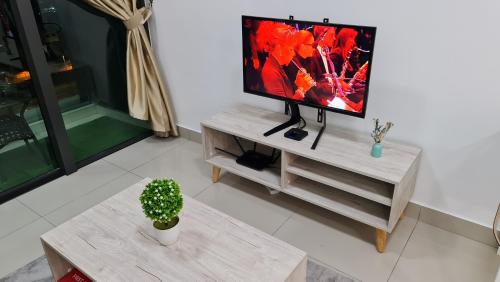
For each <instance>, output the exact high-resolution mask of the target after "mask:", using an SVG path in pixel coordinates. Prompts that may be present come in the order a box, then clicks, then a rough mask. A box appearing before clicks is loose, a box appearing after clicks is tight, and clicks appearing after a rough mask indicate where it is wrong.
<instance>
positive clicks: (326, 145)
mask: <svg viewBox="0 0 500 282" xmlns="http://www.w3.org/2000/svg"><path fill="white" fill-rule="evenodd" d="M287 118H288V117H287V116H285V115H283V114H281V113H276V112H272V111H268V110H264V109H260V108H256V107H253V106H248V105H241V106H239V107H236V108H233V109H230V110H227V111H225V112H222V113H219V114H217V115H215V116H213V117H212V118H210V119H208V120H205V121H203V122H202V125H203V126H204V127H207V128H213V129H216V130H217V131H222V132H225V133H228V134H233V135H237V136H241V137H243V138H246V139H248V140H251V141H255V142H258V143H261V144H265V145H268V146H270V147H273V148H278V149H280V150H285V151H287V152H290V153H294V154H297V155H299V156H303V157H306V158H310V159H313V160H316V161H319V162H321V163H326V164H329V165H333V166H336V167H339V168H342V169H345V170H348V171H353V172H356V173H359V174H362V175H365V176H368V177H371V178H375V179H378V180H381V181H385V182H388V183H392V184H397V183H399V182H400V181H401V180H402V178H403V177H404V176H405V175H406V173H407V171H408V170H409V168H410V166H411V164H412V163H413V162H414V160H415V158H416V157H417V156H418V155H419V154H420V151H421V150H420V149H419V148H416V147H411V146H406V145H401V144H396V143H392V142H384V154H383V156H382V157H381V158H373V157H371V156H370V149H371V145H372V140H371V139H370V137H369V134H368V133H367V134H358V133H353V132H350V131H346V130H342V129H339V128H336V127H333V126H332V125H328V127H327V129H326V131H325V133H326V134H323V136H322V138H321V140H320V142H319V144H318V147H317V148H316V150H311V149H310V147H311V145H312V143H313V142H314V138H315V136H316V133H317V132H318V129H319V126H318V125H317V123H316V122H313V121H308V122H307V124H308V126H307V130H308V131H309V135H308V136H307V137H306V138H305V139H304V140H302V141H301V142H297V141H295V140H290V139H287V138H285V137H283V134H279V133H278V134H273V135H271V136H268V137H264V136H263V135H262V134H263V133H264V132H266V131H267V130H269V129H270V128H273V127H274V126H276V125H277V124H279V123H282V122H284V121H286V120H287Z"/></svg>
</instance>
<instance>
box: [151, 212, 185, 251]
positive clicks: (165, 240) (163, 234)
mask: <svg viewBox="0 0 500 282" xmlns="http://www.w3.org/2000/svg"><path fill="white" fill-rule="evenodd" d="M180 225H181V221H180V219H179V222H177V224H176V225H175V226H174V227H172V228H170V229H165V230H160V229H156V228H154V227H153V228H154V230H155V238H156V240H158V241H159V242H160V243H161V244H162V245H166V246H168V245H172V244H173V243H175V242H177V239H178V238H179V233H180V231H181V228H180Z"/></svg>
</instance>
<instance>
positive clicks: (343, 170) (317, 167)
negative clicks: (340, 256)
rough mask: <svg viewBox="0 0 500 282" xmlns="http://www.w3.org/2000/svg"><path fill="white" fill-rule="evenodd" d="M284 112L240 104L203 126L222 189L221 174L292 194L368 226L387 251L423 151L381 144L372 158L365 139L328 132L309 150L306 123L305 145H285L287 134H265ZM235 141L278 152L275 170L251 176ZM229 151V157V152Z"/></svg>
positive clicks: (312, 125) (312, 130) (312, 129)
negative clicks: (377, 155) (380, 150)
mask: <svg viewBox="0 0 500 282" xmlns="http://www.w3.org/2000/svg"><path fill="white" fill-rule="evenodd" d="M287 119H288V117H287V116H286V115H284V114H283V113H276V112H271V111H268V110H263V109H260V108H255V107H252V106H246V105H242V106H239V107H236V108H233V109H231V110H228V111H225V112H222V113H219V114H217V115H215V116H213V117H212V118H210V119H208V120H206V121H203V122H202V123H201V125H202V142H203V148H204V158H205V160H206V161H207V162H209V163H210V164H212V165H213V170H212V180H213V181H214V182H217V181H218V180H219V174H220V170H221V168H223V169H226V170H227V171H229V172H231V173H234V174H237V175H239V176H241V177H244V178H247V179H250V180H253V181H255V182H258V183H261V184H263V185H265V186H267V187H270V188H272V189H276V190H278V191H281V192H283V193H286V194H288V195H291V196H294V197H297V198H300V199H302V200H304V201H307V202H309V203H312V204H315V205H318V206H320V207H323V208H325V209H328V210H331V211H333V212H336V213H339V214H341V215H344V216H346V217H349V218H352V219H354V220H357V221H360V222H362V223H365V224H368V225H371V226H373V227H375V228H376V229H375V230H376V232H375V234H376V237H375V238H376V247H377V250H378V251H379V252H383V251H384V249H385V243H386V239H387V233H391V232H392V230H393V229H394V227H395V226H396V224H397V222H398V220H399V219H400V217H401V216H402V214H403V211H404V209H405V207H406V205H407V204H408V200H409V199H410V197H411V195H412V194H413V190H414V187H415V180H416V175H417V170H418V166H419V159H420V153H421V149H419V148H416V147H410V146H406V145H400V144H395V143H391V142H384V149H383V153H382V157H381V158H373V157H372V156H370V150H371V144H372V141H371V139H370V138H369V136H368V134H365V135H361V134H356V133H353V132H350V131H346V130H341V129H338V128H334V127H333V126H331V125H330V126H329V127H327V130H326V131H325V133H324V134H323V136H322V137H321V140H320V141H319V144H318V146H317V148H316V150H311V144H312V143H313V141H314V138H315V137H316V134H317V132H318V130H319V125H318V123H316V122H312V121H308V123H307V128H306V130H307V131H309V135H308V136H307V137H306V138H305V139H303V140H302V141H295V140H291V139H287V138H285V137H284V136H283V133H284V132H285V131H286V130H283V131H280V132H278V133H275V134H273V135H271V136H268V137H264V136H263V133H264V132H266V131H267V130H269V129H271V128H273V127H275V126H276V125H278V124H280V123H282V122H284V121H286V120H287ZM233 136H237V137H238V138H239V139H240V140H243V141H245V140H246V141H247V142H257V143H258V147H257V148H258V149H263V150H266V149H267V150H270V149H271V148H274V149H277V150H279V151H280V152H281V160H278V161H277V163H276V164H275V167H274V168H269V169H264V170H262V171H258V170H254V169H251V168H248V167H246V166H242V165H239V164H238V163H236V157H235V156H234V155H239V154H241V150H240V149H239V147H238V145H237V143H236V142H235V140H234V137H233ZM228 152H229V153H228Z"/></svg>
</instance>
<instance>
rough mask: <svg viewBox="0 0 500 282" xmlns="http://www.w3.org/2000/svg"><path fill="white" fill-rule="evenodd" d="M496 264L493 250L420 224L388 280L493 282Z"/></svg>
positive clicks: (407, 281) (498, 259)
mask: <svg viewBox="0 0 500 282" xmlns="http://www.w3.org/2000/svg"><path fill="white" fill-rule="evenodd" d="M499 264H500V257H499V256H497V255H496V250H495V248H493V247H490V246H488V245H485V244H482V243H479V242H476V241H473V240H471V239H468V238H465V237H462V236H460V235H457V234H454V233H451V232H448V231H445V230H442V229H439V228H437V227H434V226H432V225H428V224H426V223H422V222H419V223H418V225H417V227H416V228H415V231H414V232H413V234H412V236H411V238H410V240H409V242H408V244H407V246H406V248H405V250H404V252H403V254H402V256H401V258H400V259H399V262H398V264H397V266H396V268H395V270H394V273H393V274H392V276H391V279H390V281H393V282H399V281H401V282H402V281H405V282H412V281H428V282H432V281H453V282H460V281H464V282H470V281H475V282H481V281H485V282H486V281H494V280H495V274H496V272H497V269H498V267H499Z"/></svg>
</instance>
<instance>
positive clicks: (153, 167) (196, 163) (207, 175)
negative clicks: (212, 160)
mask: <svg viewBox="0 0 500 282" xmlns="http://www.w3.org/2000/svg"><path fill="white" fill-rule="evenodd" d="M132 173H134V174H137V175H139V176H141V177H150V178H173V179H175V180H176V181H177V182H178V183H179V185H180V186H181V190H182V192H183V193H185V194H187V195H189V196H195V195H197V194H198V193H200V192H201V191H203V189H204V188H206V187H207V186H209V185H211V184H212V180H211V179H212V178H211V173H212V170H211V166H210V165H209V164H208V163H206V162H205V161H203V160H202V153H201V145H200V144H198V143H195V142H192V141H189V140H186V141H185V142H184V143H182V144H180V145H178V146H176V147H175V149H173V150H169V151H167V152H166V153H164V154H162V155H161V156H159V157H157V158H155V159H153V160H152V161H150V162H148V163H146V164H144V165H142V166H140V167H138V168H136V169H134V170H132Z"/></svg>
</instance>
